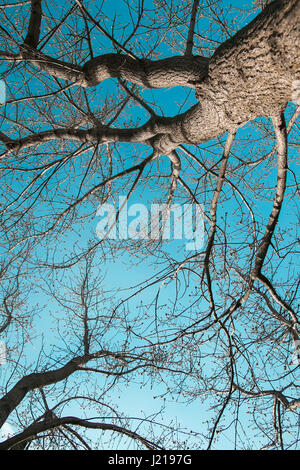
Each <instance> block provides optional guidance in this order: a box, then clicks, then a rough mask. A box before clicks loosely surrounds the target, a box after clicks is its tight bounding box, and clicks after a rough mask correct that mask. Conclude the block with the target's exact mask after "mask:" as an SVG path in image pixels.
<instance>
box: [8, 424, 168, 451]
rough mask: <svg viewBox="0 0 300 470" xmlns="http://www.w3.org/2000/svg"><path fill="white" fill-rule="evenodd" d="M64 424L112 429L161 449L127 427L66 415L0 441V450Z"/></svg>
mask: <svg viewBox="0 0 300 470" xmlns="http://www.w3.org/2000/svg"><path fill="white" fill-rule="evenodd" d="M66 424H72V425H74V426H81V427H84V428H88V429H99V430H102V431H114V432H117V433H119V434H123V435H124V436H128V437H130V438H131V439H134V440H137V441H139V442H141V443H142V444H143V445H144V446H145V447H146V448H147V449H149V450H155V449H162V447H160V446H158V445H157V444H155V443H153V442H151V441H149V440H148V439H146V438H144V437H142V436H141V435H140V434H138V433H136V432H134V431H130V430H129V429H127V428H124V427H121V426H117V425H115V424H109V423H97V422H95V421H88V420H86V419H80V418H77V417H74V416H66V417H64V418H53V419H50V420H46V421H41V422H38V423H34V424H32V425H31V426H29V427H28V428H27V429H25V430H24V431H23V432H22V433H20V434H17V435H16V436H13V437H11V438H9V439H7V440H6V441H4V442H2V443H0V450H9V449H13V448H14V447H15V446H18V445H20V444H21V443H22V442H24V441H25V442H28V441H30V440H32V439H35V438H37V437H38V434H40V433H42V432H45V431H49V430H51V429H55V428H59V427H60V426H65V425H66Z"/></svg>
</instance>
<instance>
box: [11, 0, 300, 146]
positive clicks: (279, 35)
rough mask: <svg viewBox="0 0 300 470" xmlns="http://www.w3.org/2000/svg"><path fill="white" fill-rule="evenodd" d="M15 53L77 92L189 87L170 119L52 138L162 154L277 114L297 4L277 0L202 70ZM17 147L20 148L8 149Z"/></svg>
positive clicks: (296, 44)
mask: <svg viewBox="0 0 300 470" xmlns="http://www.w3.org/2000/svg"><path fill="white" fill-rule="evenodd" d="M33 3H34V2H33ZM36 16H37V15H36ZM36 21H37V27H38V28H39V22H38V19H37V20H36ZM32 23H33V20H32V21H31V24H32ZM28 34H29V33H28ZM35 43H36V36H35V37H34V39H33V40H32V41H31V44H32V45H33V44H35ZM21 51H23V52H22V54H23V58H25V59H26V60H30V62H31V63H32V64H34V65H35V66H38V67H39V68H40V69H42V70H43V71H45V72H47V73H48V74H50V75H52V76H55V77H59V78H64V79H66V80H70V81H74V82H77V83H78V84H79V85H81V86H84V87H87V86H93V85H97V84H99V83H101V82H102V81H103V80H105V79H107V78H110V77H121V78H124V79H126V80H130V81H132V82H134V83H137V84H139V85H143V86H146V87H150V88H163V87H167V86H176V85H186V86H194V87H195V88H196V94H197V97H198V99H199V103H198V104H197V105H196V106H194V107H193V108H191V109H190V110H188V111H187V112H186V113H184V114H182V115H178V116H176V117H175V118H172V119H170V118H166V119H161V118H157V119H156V120H154V121H153V119H151V120H150V121H149V122H148V123H147V124H146V125H144V126H143V127H142V128H140V129H128V130H124V129H121V130H117V129H113V130H109V129H107V128H96V129H90V130H87V131H79V130H76V131H74V130H72V129H70V130H68V131H66V130H58V131H57V133H56V136H57V137H61V138H62V137H63V134H64V135H65V136H66V137H67V136H69V137H71V138H72V136H74V138H78V139H79V140H84V141H85V140H95V139H97V140H99V141H100V142H101V141H102V142H106V141H125V142H147V143H149V144H150V145H152V146H154V147H155V148H157V149H159V151H160V152H161V153H166V154H168V153H170V152H171V151H172V150H173V149H174V148H176V147H177V146H178V144H179V143H182V142H185V143H193V144H199V143H202V142H205V141H208V140H210V139H212V138H214V137H217V136H219V135H221V134H223V133H224V132H226V131H229V130H235V129H236V128H237V127H239V126H240V125H242V124H244V123H246V122H248V121H250V120H253V119H255V118H257V117H259V116H273V115H275V114H278V112H280V111H281V110H282V109H284V107H285V106H286V104H287V103H288V101H289V100H290V99H291V94H292V83H293V81H295V80H297V79H299V76H300V52H299V51H300V1H299V0H277V1H275V2H273V3H272V4H270V5H269V6H268V7H267V8H266V9H265V10H264V11H263V12H262V13H260V14H259V15H258V16H257V17H256V18H255V19H254V20H253V21H252V22H251V23H250V24H249V25H247V26H246V27H244V28H243V29H241V30H240V31H239V32H238V33H237V34H236V35H235V36H233V37H232V38H231V39H229V40H228V41H226V42H225V43H223V44H222V45H221V46H220V47H219V48H218V49H217V50H216V51H215V53H214V55H213V56H212V57H211V59H210V60H209V65H208V59H205V58H203V57H199V56H196V57H193V56H185V57H171V58H166V59H163V60H159V61H149V60H139V59H134V58H132V57H129V56H126V55H123V54H105V55H102V56H99V57H96V58H94V59H92V60H90V61H89V62H87V63H86V64H85V65H84V66H83V67H80V66H77V65H75V64H69V63H66V62H63V61H58V60H56V59H53V58H50V57H48V56H46V55H44V54H42V53H40V52H38V51H36V50H35V49H34V48H32V47H31V45H30V46H28V41H27V43H26V44H24V45H23V46H22V48H21ZM54 134H55V133H54V132H49V133H48V134H45V135H35V136H32V138H31V140H30V139H29V140H30V141H31V144H34V143H39V142H40V141H44V140H45V139H46V140H50V139H52V138H56V136H55V135H54ZM2 140H3V139H2ZM29 140H27V143H26V146H27V144H28V143H29ZM22 146H23V145H22V143H21V145H20V142H19V143H15V144H14V143H12V144H11V145H10V147H11V148H14V147H16V148H22Z"/></svg>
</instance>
